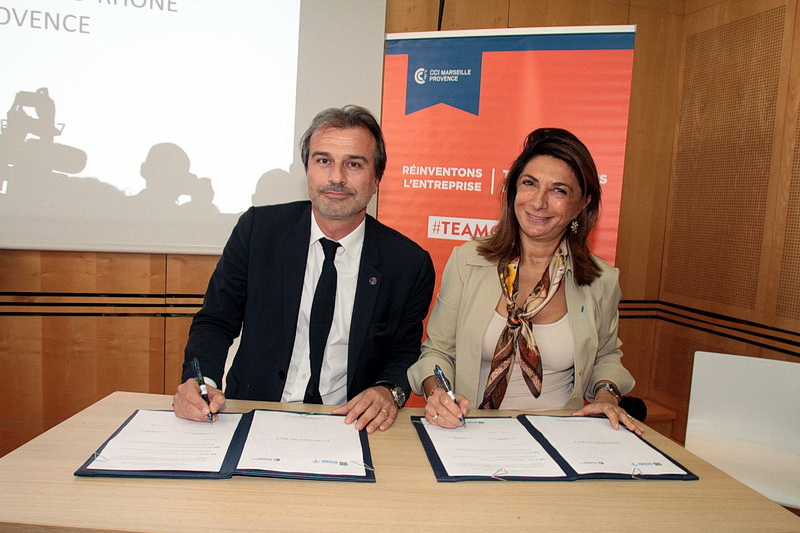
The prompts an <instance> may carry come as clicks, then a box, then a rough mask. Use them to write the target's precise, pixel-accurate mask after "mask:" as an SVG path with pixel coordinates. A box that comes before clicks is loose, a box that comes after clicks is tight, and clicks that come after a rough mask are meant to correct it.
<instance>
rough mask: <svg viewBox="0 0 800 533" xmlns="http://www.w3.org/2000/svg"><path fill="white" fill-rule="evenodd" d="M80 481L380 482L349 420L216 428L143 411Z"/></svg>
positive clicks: (223, 420)
mask: <svg viewBox="0 0 800 533" xmlns="http://www.w3.org/2000/svg"><path fill="white" fill-rule="evenodd" d="M75 475H76V476H107V477H163V478H219V479H222V478H229V477H231V476H234V475H243V476H264V477H281V478H292V479H313V480H335V481H365V482H374V481H375V474H374V470H373V468H372V458H371V456H370V449H369V439H368V437H367V433H366V431H364V430H361V431H358V430H356V429H355V427H354V426H352V425H347V424H345V423H344V417H343V416H337V415H326V414H309V413H298V412H290V411H273V410H263V409H256V410H253V411H250V412H248V413H219V419H218V420H217V421H216V422H215V423H213V424H211V423H208V422H193V421H189V420H184V419H181V418H178V417H176V416H175V415H174V413H173V412H172V411H148V410H137V411H135V412H134V413H133V414H132V415H131V416H130V417H129V418H128V419H127V420H126V421H125V422H124V423H123V424H122V425H121V426H120V427H119V428H118V429H117V430H116V431H115V432H114V434H113V435H111V437H109V439H108V440H106V442H105V443H103V445H102V446H100V448H99V449H98V450H97V451H96V452H95V453H94V454H92V456H91V457H90V458H89V459H88V460H87V461H86V462H85V463H84V464H83V465H82V466H81V467H80V468H79V469H78V470H77V471H76V472H75Z"/></svg>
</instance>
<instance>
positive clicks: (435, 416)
mask: <svg viewBox="0 0 800 533" xmlns="http://www.w3.org/2000/svg"><path fill="white" fill-rule="evenodd" d="M438 419H439V413H436V414H435V415H433V416H432V417H431V420H433V421H434V422H436V421H437V420H438Z"/></svg>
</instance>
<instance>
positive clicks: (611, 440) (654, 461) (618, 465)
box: [525, 415, 687, 477]
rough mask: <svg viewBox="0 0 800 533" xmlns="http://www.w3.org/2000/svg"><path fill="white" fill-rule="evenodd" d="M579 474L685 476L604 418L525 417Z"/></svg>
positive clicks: (664, 457) (647, 446)
mask: <svg viewBox="0 0 800 533" xmlns="http://www.w3.org/2000/svg"><path fill="white" fill-rule="evenodd" d="M525 418H527V420H528V421H529V422H530V423H531V424H532V425H533V427H535V428H536V429H537V430H539V431H540V432H541V433H542V435H544V437H545V438H546V439H547V440H548V441H549V442H550V444H552V445H553V447H554V448H555V449H556V450H558V453H559V454H560V455H561V457H563V458H564V459H565V460H566V461H567V462H568V463H569V465H570V466H571V467H572V468H573V469H574V470H575V471H576V472H577V473H578V474H593V473H604V474H608V473H612V474H624V475H631V476H633V477H635V476H637V475H642V474H651V475H661V474H686V473H687V472H686V471H685V470H683V469H681V468H679V467H678V466H677V465H675V464H674V463H673V462H672V461H670V460H669V459H668V458H667V457H666V456H664V454H662V453H661V452H659V451H658V450H656V449H655V448H653V447H651V446H650V445H648V444H647V443H646V442H645V441H643V440H642V439H640V438H639V437H638V436H636V434H634V433H632V432H630V431H628V430H627V429H624V428H622V427H620V429H618V430H616V429H614V428H612V427H611V424H610V423H609V422H608V420H607V419H606V418H590V417H578V416H575V417H558V416H535V415H526V417H525Z"/></svg>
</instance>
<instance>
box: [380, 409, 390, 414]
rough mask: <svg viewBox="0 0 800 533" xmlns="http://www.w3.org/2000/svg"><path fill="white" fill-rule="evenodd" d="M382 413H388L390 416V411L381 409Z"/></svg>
mask: <svg viewBox="0 0 800 533" xmlns="http://www.w3.org/2000/svg"><path fill="white" fill-rule="evenodd" d="M381 413H386V414H387V415H388V414H389V411H387V410H386V409H381Z"/></svg>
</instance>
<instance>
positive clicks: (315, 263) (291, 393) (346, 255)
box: [281, 214, 366, 405]
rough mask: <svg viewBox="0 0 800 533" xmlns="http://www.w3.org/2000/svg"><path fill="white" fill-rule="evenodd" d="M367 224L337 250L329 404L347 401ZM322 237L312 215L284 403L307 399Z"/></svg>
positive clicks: (326, 367)
mask: <svg viewBox="0 0 800 533" xmlns="http://www.w3.org/2000/svg"><path fill="white" fill-rule="evenodd" d="M365 224H366V223H365V221H362V222H361V224H359V226H358V227H357V228H356V229H354V230H353V231H352V232H350V234H349V235H347V236H346V237H344V238H342V239H340V240H339V241H338V242H339V244H340V245H341V246H339V248H337V249H336V258H335V259H334V265H336V304H335V306H334V310H333V322H332V324H331V331H330V333H329V334H328V342H327V345H326V346H325V355H324V358H323V360H322V371H321V374H320V380H319V393H320V396H322V403H324V404H328V405H341V404H344V403H347V346H348V341H349V337H350V322H351V318H352V316H353V305H354V302H355V297H356V279H357V278H358V268H359V265H360V263H361V249H362V248H363V247H364V229H365ZM322 237H325V234H324V233H322V230H321V229H319V226H318V225H317V221H316V220H315V219H314V215H313V214H312V215H311V236H310V238H309V243H308V260H307V261H306V271H305V277H304V280H303V294H302V296H301V298H300V313H299V314H298V315H297V333H296V334H295V339H294V348H293V350H292V360H291V362H290V363H289V371H288V373H287V375H286V386H285V387H284V389H283V395H282V396H281V401H282V402H302V401H303V400H304V399H305V395H306V387H307V385H308V380H309V379H310V378H311V361H310V360H309V343H308V340H309V339H308V324H309V319H310V317H311V303H312V301H313V300H314V290H315V289H316V287H317V281H318V280H319V276H320V274H321V273H322V262H323V260H324V259H325V254H324V253H323V251H322V244H321V243H320V242H319V240H320V239H321V238H322Z"/></svg>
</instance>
